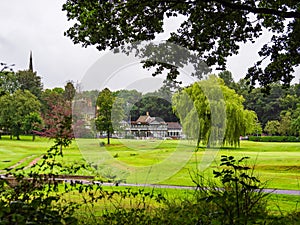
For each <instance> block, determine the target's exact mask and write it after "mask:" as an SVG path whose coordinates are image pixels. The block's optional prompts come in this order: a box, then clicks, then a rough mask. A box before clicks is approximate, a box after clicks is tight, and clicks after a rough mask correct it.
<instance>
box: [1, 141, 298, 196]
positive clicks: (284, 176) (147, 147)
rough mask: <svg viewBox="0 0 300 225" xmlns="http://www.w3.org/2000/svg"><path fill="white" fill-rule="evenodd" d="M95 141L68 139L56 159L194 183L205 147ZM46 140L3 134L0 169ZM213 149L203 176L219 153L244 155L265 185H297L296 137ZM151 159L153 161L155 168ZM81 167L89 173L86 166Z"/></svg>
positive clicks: (124, 174)
mask: <svg viewBox="0 0 300 225" xmlns="http://www.w3.org/2000/svg"><path fill="white" fill-rule="evenodd" d="M100 141H102V140H91V139H80V140H77V141H73V143H72V145H71V146H70V147H69V148H67V149H65V150H64V158H63V159H61V161H62V162H63V164H71V163H78V162H82V161H83V160H87V162H88V163H90V164H94V166H95V165H97V166H98V167H97V168H98V172H99V174H98V175H103V174H101V170H103V171H105V172H104V173H106V175H107V174H108V173H112V174H115V175H116V176H120V177H121V178H123V179H125V180H126V178H128V177H129V178H130V176H129V174H130V173H132V174H134V175H133V177H131V181H133V182H135V181H139V180H145V182H147V181H151V179H150V178H147V176H149V177H150V176H151V177H152V180H154V181H155V179H156V177H157V180H158V183H160V184H171V185H184V186H189V185H194V184H193V182H192V180H191V177H190V174H193V173H194V172H195V171H196V170H197V169H199V168H200V169H201V167H199V166H201V163H202V162H201V160H202V157H203V155H205V154H207V151H206V150H205V149H200V150H199V151H198V152H196V153H195V152H194V151H195V148H194V147H193V145H192V143H191V142H181V143H179V142H178V141H174V140H166V141H162V140H150V141H149V140H148V141H147V140H139V141H136V140H115V139H113V140H112V144H111V145H105V146H104V147H100V145H99V143H100ZM104 141H105V140H104ZM52 144H53V142H52V141H49V140H48V139H45V138H37V140H36V141H35V142H32V141H31V137H26V136H24V137H21V140H20V141H17V140H9V138H8V137H3V138H2V140H0V155H1V158H0V170H1V169H4V168H7V167H10V166H13V165H16V164H17V163H18V162H20V161H21V160H24V159H25V160H24V162H23V163H22V164H21V165H19V166H25V165H28V164H29V162H31V161H32V160H33V159H35V158H37V157H39V156H41V155H42V154H44V153H45V152H46V150H47V149H48V148H49V146H51V145H52ZM175 151H176V154H174V152H175ZM215 154H216V158H215V160H214V161H213V162H212V163H211V164H210V167H209V168H207V169H206V170H205V171H201V172H204V173H205V174H206V175H207V177H212V171H213V170H215V169H217V166H218V164H219V161H220V157H221V155H233V156H235V157H236V158H240V157H244V156H249V157H250V160H249V162H248V163H249V165H251V166H252V165H254V166H255V174H256V175H257V176H258V177H259V178H260V179H261V180H262V181H263V182H267V186H268V187H269V188H277V189H292V190H299V189H300V180H299V179H300V143H263V142H249V141H242V142H241V146H240V148H231V147H227V148H222V149H220V150H219V151H217V150H216V151H215ZM186 155H189V156H190V158H189V160H188V162H187V163H185V164H183V162H184V160H183V161H181V160H182V158H184V157H185V156H186ZM162 162H164V163H165V164H162ZM156 165H159V167H158V169H156V170H155V166H156ZM177 166H178V168H177ZM135 171H138V172H135ZM149 171H151V173H150V172H149ZM170 171H171V172H170ZM82 173H85V174H84V175H90V172H82ZM139 173H140V174H139ZM104 175H105V174H104ZM147 179H148V180H147ZM129 181H130V179H127V182H129Z"/></svg>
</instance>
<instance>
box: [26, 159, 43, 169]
mask: <svg viewBox="0 0 300 225" xmlns="http://www.w3.org/2000/svg"><path fill="white" fill-rule="evenodd" d="M42 157H43V156H40V157H37V158H35V159H34V160H32V161H31V162H30V163H29V164H28V166H26V167H25V168H24V169H28V168H30V167H32V166H33V165H35V164H37V162H38V161H39V160H40V159H41V158H42Z"/></svg>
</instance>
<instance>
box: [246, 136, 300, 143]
mask: <svg viewBox="0 0 300 225" xmlns="http://www.w3.org/2000/svg"><path fill="white" fill-rule="evenodd" d="M249 141H260V142H299V141H300V139H299V137H295V136H250V137H249Z"/></svg>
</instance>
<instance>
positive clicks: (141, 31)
mask: <svg viewBox="0 0 300 225" xmlns="http://www.w3.org/2000/svg"><path fill="white" fill-rule="evenodd" d="M63 10H65V11H67V17H68V19H69V20H74V24H73V26H72V27H70V28H69V29H68V30H67V31H66V33H65V35H66V36H68V37H70V38H71V39H72V40H73V42H74V43H76V44H78V43H81V44H82V45H83V46H85V47H86V46H89V45H95V46H96V47H97V49H99V50H105V49H113V48H116V47H120V46H121V45H124V44H127V43H132V42H138V41H146V40H153V39H155V37H156V36H157V34H159V33H162V32H164V29H163V24H164V19H165V18H166V17H168V18H174V17H178V16H179V15H183V16H184V19H183V21H182V23H181V25H180V27H178V29H177V30H176V31H175V32H172V33H171V34H170V36H169V38H168V41H170V42H172V43H174V44H178V45H180V46H182V47H185V48H187V49H189V50H191V51H195V52H196V53H197V54H198V56H199V57H200V58H201V59H203V60H204V61H205V62H206V63H207V65H208V66H212V65H216V66H218V67H219V68H220V69H222V70H224V69H225V68H226V61H227V58H228V57H229V56H231V55H235V54H238V50H239V44H240V43H246V42H249V41H250V42H255V40H256V39H257V38H258V37H260V36H261V35H262V33H263V30H268V31H269V32H272V34H273V35H272V38H271V40H270V41H269V42H267V43H265V45H264V46H263V47H262V49H261V50H260V51H259V52H258V54H259V56H260V57H261V59H260V60H259V61H258V62H253V66H252V67H251V68H249V69H248V74H247V78H249V81H250V82H251V84H252V85H254V84H255V83H256V82H259V83H260V84H261V85H262V86H265V87H267V86H268V85H269V84H270V83H272V82H275V81H281V82H282V83H283V84H289V83H290V82H291V80H292V78H293V72H294V68H295V67H297V66H298V65H299V63H300V21H299V19H300V3H299V1H298V0H286V1H278V0H206V1H202V0H201V1H200V0H191V1H184V0H168V1H145V0H126V1H124V0H119V1H118V0H106V1H98V0H84V1H78V0H67V1H66V3H65V4H64V6H63ZM265 60H266V62H267V66H266V67H263V66H262V62H263V61H265Z"/></svg>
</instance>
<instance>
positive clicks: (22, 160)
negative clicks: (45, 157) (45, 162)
mask: <svg viewBox="0 0 300 225" xmlns="http://www.w3.org/2000/svg"><path fill="white" fill-rule="evenodd" d="M33 156H35V155H30V156H27V157H25V158H23V159H21V160H20V161H19V162H17V163H16V164H14V165H12V166H10V167H8V169H9V170H12V169H15V168H17V167H18V166H19V165H21V164H22V163H23V162H25V161H26V160H27V159H30V158H32V157H33ZM0 172H5V170H0Z"/></svg>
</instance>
